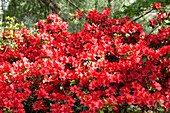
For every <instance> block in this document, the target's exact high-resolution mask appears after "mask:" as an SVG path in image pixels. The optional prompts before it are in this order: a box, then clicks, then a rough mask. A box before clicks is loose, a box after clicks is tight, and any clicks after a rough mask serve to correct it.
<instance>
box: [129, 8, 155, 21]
mask: <svg viewBox="0 0 170 113" xmlns="http://www.w3.org/2000/svg"><path fill="white" fill-rule="evenodd" d="M152 10H153V9H151V10H149V11H148V12H146V13H144V14H142V15H141V16H139V17H138V18H136V19H134V20H132V21H136V20H138V19H140V18H142V17H143V16H145V15H147V14H148V13H150V12H151V11H152Z"/></svg>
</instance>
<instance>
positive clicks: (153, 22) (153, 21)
mask: <svg viewBox="0 0 170 113" xmlns="http://www.w3.org/2000/svg"><path fill="white" fill-rule="evenodd" d="M149 22H150V23H151V24H152V26H154V25H156V22H157V20H155V19H152V20H149Z"/></svg>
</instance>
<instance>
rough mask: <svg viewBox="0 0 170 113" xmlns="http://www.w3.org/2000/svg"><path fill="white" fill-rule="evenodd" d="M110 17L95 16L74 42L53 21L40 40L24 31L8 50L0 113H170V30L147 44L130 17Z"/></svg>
mask: <svg viewBox="0 0 170 113" xmlns="http://www.w3.org/2000/svg"><path fill="white" fill-rule="evenodd" d="M109 15H110V9H108V8H106V9H104V10H103V11H102V12H101V13H99V12H97V11H96V10H93V11H91V12H89V13H88V14H87V17H86V20H87V21H88V23H86V24H85V25H84V29H82V30H81V31H80V32H76V33H75V34H71V33H70V32H68V31H66V29H67V28H68V24H67V23H66V22H63V21H62V19H61V18H60V17H59V16H58V15H56V14H50V15H49V16H48V17H47V22H45V21H43V20H40V21H39V22H38V23H37V25H36V27H37V29H38V31H39V32H38V33H37V34H35V35H30V34H29V30H28V29H23V30H21V31H20V32H19V34H18V35H16V36H17V37H18V38H15V41H16V43H17V47H15V48H10V47H8V46H1V47H0V90H1V93H0V111H2V110H3V111H4V112H5V111H8V110H11V111H12V112H16V113H25V112H35V111H37V112H53V113H71V112H76V113H96V112H98V111H103V112H111V111H114V112H116V113H118V112H123V111H122V110H125V111H124V112H133V111H134V110H139V112H144V111H149V112H150V110H152V111H158V112H159V110H162V111H168V110H169V106H170V101H169V100H170V89H169V88H170V79H169V75H170V66H169V65H170V58H169V57H170V45H169V36H170V27H168V28H166V29H164V28H161V29H160V30H159V33H158V34H156V35H154V34H150V35H149V36H148V35H147V34H146V33H145V32H144V31H143V28H142V26H141V25H139V24H138V23H134V22H131V21H128V19H129V17H128V16H127V17H125V18H124V19H112V18H110V17H109ZM167 18H169V17H167ZM167 18H165V19H167ZM4 35H7V36H8V37H10V35H9V34H8V33H4ZM131 106H133V109H130V108H131ZM134 106H135V107H134ZM129 109H130V110H129Z"/></svg>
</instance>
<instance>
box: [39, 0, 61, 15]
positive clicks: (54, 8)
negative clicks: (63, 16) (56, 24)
mask: <svg viewBox="0 0 170 113" xmlns="http://www.w3.org/2000/svg"><path fill="white" fill-rule="evenodd" d="M41 1H42V2H43V3H44V4H45V5H46V6H48V7H50V8H51V9H52V10H53V11H54V12H55V13H57V14H59V11H60V8H59V7H58V6H57V4H56V3H55V2H54V1H53V0H50V1H51V3H52V4H53V6H54V7H52V6H51V5H50V2H49V1H47V0H41Z"/></svg>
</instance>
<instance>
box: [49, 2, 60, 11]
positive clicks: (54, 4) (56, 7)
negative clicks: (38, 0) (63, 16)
mask: <svg viewBox="0 0 170 113" xmlns="http://www.w3.org/2000/svg"><path fill="white" fill-rule="evenodd" d="M50 2H51V3H52V4H53V6H54V8H55V9H57V10H59V11H60V8H59V7H58V6H57V4H56V2H54V0H50Z"/></svg>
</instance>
